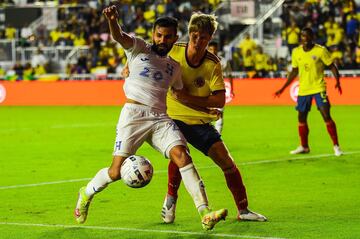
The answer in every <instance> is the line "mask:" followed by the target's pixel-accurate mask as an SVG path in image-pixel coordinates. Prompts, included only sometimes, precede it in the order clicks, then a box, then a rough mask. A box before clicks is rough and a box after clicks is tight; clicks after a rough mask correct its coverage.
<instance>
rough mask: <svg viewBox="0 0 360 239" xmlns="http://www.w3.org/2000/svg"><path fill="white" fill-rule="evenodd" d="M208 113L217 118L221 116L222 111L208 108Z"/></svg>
mask: <svg viewBox="0 0 360 239" xmlns="http://www.w3.org/2000/svg"><path fill="white" fill-rule="evenodd" d="M209 114H211V115H216V117H217V118H218V119H219V118H220V117H221V116H222V112H221V111H220V110H218V109H209Z"/></svg>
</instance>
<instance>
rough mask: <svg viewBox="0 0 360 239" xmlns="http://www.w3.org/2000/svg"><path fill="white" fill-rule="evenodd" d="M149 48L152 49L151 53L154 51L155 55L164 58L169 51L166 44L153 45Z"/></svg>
mask: <svg viewBox="0 0 360 239" xmlns="http://www.w3.org/2000/svg"><path fill="white" fill-rule="evenodd" d="M151 48H152V49H153V51H155V52H156V54H158V55H159V56H166V55H167V54H168V53H169V51H170V49H169V47H168V46H167V45H166V44H164V43H162V44H155V43H154V44H153V45H152V47H151Z"/></svg>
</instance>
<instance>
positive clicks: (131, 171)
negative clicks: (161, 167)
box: [120, 155, 154, 188]
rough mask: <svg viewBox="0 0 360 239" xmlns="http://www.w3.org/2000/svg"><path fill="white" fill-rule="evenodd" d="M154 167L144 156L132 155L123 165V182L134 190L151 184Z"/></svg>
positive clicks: (121, 172) (121, 170)
mask: <svg viewBox="0 0 360 239" xmlns="http://www.w3.org/2000/svg"><path fill="white" fill-rule="evenodd" d="M153 172H154V170H153V167H152V165H151V163H150V161H149V160H148V159H147V158H145V157H144V156H139V155H131V156H129V157H127V158H126V159H125V160H124V162H123V163H122V165H121V169H120V174H121V178H122V180H123V182H124V183H125V184H126V185H128V186H129V187H132V188H142V187H145V186H146V185H147V184H148V183H150V181H151V178H152V176H153Z"/></svg>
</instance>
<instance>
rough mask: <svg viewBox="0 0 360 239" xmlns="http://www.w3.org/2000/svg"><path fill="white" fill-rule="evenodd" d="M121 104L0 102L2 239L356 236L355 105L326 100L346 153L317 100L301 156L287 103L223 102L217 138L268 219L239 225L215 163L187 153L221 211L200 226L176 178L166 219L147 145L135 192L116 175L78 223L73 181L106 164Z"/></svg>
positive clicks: (358, 161) (359, 195)
mask: <svg viewBox="0 0 360 239" xmlns="http://www.w3.org/2000/svg"><path fill="white" fill-rule="evenodd" d="M119 113H120V107H0V238H1V239H2V238H4V239H5V238H6V239H7V238H19V239H20V238H21V239H23V238H27V239H32V238H34V239H35V238H36V239H38V238H41V239H47V238H64V239H65V238H66V239H68V238H69V239H70V238H77V239H81V238H84V239H85V238H86V239H87V238H257V239H269V238H312V239H313V238H360V209H359V208H360V173H359V171H360V124H359V122H360V106H334V107H332V116H333V118H334V120H335V122H336V123H337V128H338V134H339V139H340V143H341V147H342V149H343V151H344V152H345V153H346V154H345V155H343V156H341V157H335V156H333V149H332V143H331V140H330V137H329V136H328V134H327V131H326V127H325V125H324V123H323V121H322V119H321V116H320V114H319V112H318V111H317V110H316V109H315V107H313V109H312V111H311V112H310V114H309V127H310V136H309V140H310V147H311V152H310V154H308V155H289V151H290V150H292V149H294V148H295V147H297V146H298V143H299V139H298V134H297V113H296V111H295V110H294V107H290V106H277V107H276V106H273V107H270V106H268V107H261V106H258V107H234V106H233V107H230V106H229V107H227V108H226V110H225V127H224V131H223V139H224V141H225V142H226V144H227V146H228V148H229V150H230V152H231V154H232V156H233V157H234V159H235V161H236V163H237V165H238V167H239V168H240V171H241V173H242V176H243V180H244V183H245V185H246V187H247V192H248V198H249V208H250V209H252V210H254V211H257V212H259V213H262V214H264V215H266V216H267V217H268V219H269V220H268V222H265V223H258V222H238V221H236V208H235V205H234V202H233V200H232V197H231V194H230V192H229V190H228V189H227V187H226V184H225V180H224V177H223V174H222V172H221V170H220V169H219V168H218V167H215V166H214V163H212V162H211V161H210V159H208V158H206V157H205V156H203V155H202V154H200V153H199V152H197V151H196V150H195V149H193V148H191V155H192V157H193V159H194V162H195V164H196V166H197V167H198V169H199V172H200V175H201V176H202V178H203V180H204V183H205V185H206V190H207V193H208V197H209V202H210V206H211V207H212V208H214V209H218V208H228V209H229V216H228V218H227V220H226V221H225V222H221V223H219V224H218V225H217V226H216V227H215V229H214V230H213V231H210V232H205V231H203V230H202V228H201V223H200V217H199V216H198V214H197V212H196V210H195V207H194V204H193V202H192V200H191V198H190V196H189V195H188V194H187V192H186V190H185V189H184V186H183V185H182V186H181V189H180V192H179V194H180V197H179V201H178V205H177V214H176V221H175V223H174V224H171V225H166V224H163V223H162V221H161V219H160V211H161V207H162V203H163V199H164V196H165V192H166V189H167V185H166V180H167V176H166V173H167V170H166V169H167V160H166V159H164V158H163V157H162V155H161V154H160V153H158V152H156V151H155V150H153V149H152V148H150V146H148V145H147V144H145V145H143V146H142V147H141V149H140V150H139V151H138V154H140V155H144V156H146V157H148V158H149V159H150V161H151V162H152V164H153V166H154V169H155V173H154V177H153V180H152V182H151V183H150V184H149V185H148V186H146V187H145V188H142V189H132V188H129V187H127V186H125V185H124V184H123V183H122V182H121V181H119V182H116V183H114V184H112V185H110V186H109V187H108V188H107V189H105V190H104V191H103V192H102V193H100V194H99V195H97V196H96V197H95V198H94V200H93V203H92V205H91V207H90V210H89V216H88V220H87V222H86V223H85V224H84V225H77V224H76V223H75V220H74V218H73V209H74V206H75V203H76V199H77V191H78V189H79V188H80V187H81V186H83V185H85V184H86V183H87V182H88V180H89V178H91V177H93V176H94V175H95V173H96V172H97V171H98V170H99V169H100V168H103V167H106V166H108V165H109V164H110V162H111V153H112V148H113V143H114V137H115V126H116V122H117V119H118V116H119Z"/></svg>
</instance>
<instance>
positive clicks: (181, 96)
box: [172, 87, 187, 103]
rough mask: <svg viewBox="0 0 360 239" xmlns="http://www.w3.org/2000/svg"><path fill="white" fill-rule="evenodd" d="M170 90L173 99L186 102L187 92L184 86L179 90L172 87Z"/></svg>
mask: <svg viewBox="0 0 360 239" xmlns="http://www.w3.org/2000/svg"><path fill="white" fill-rule="evenodd" d="M172 92H173V95H174V97H175V99H177V100H178V101H180V102H183V103H187V100H186V99H187V98H186V96H187V93H186V89H185V87H184V88H182V89H181V90H176V89H172Z"/></svg>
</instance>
